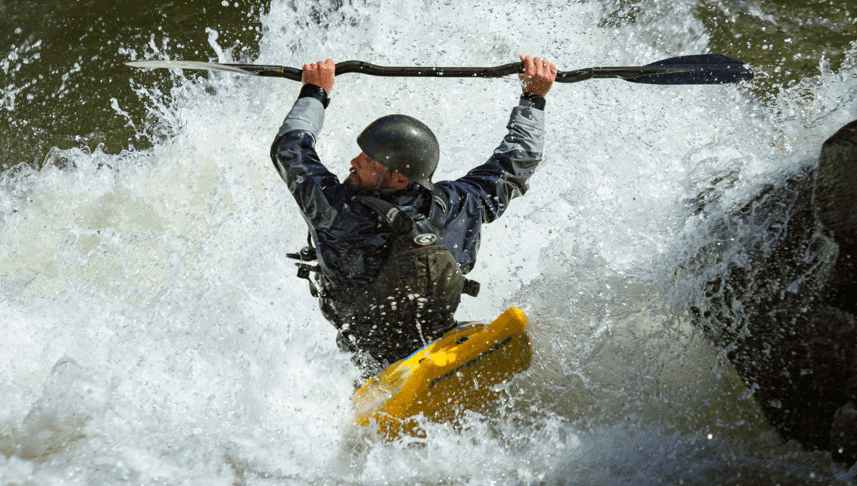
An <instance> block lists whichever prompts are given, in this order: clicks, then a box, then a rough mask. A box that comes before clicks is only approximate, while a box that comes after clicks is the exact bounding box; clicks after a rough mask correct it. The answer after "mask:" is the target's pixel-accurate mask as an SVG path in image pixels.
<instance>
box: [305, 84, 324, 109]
mask: <svg viewBox="0 0 857 486" xmlns="http://www.w3.org/2000/svg"><path fill="white" fill-rule="evenodd" d="M301 98H315V99H317V100H318V101H321V104H322V106H324V107H325V109H326V108H327V105H329V104H330V98H328V96H327V92H326V91H325V90H324V88H322V87H321V86H316V85H314V84H305V85H303V87H302V88H301V94H299V95H298V99H301Z"/></svg>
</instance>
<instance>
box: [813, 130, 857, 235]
mask: <svg viewBox="0 0 857 486" xmlns="http://www.w3.org/2000/svg"><path fill="white" fill-rule="evenodd" d="M812 202H813V206H814V209H815V214H816V217H818V221H819V222H820V223H821V224H822V225H823V226H824V227H825V228H827V229H828V230H830V231H832V232H833V234H834V235H835V237H836V239H837V241H844V242H853V240H854V239H855V236H857V120H855V121H853V122H851V123H849V124H848V125H845V126H844V127H842V128H841V129H839V131H837V132H836V133H835V134H833V136H831V137H830V138H828V139H827V140H826V141H825V142H824V144H823V145H822V146H821V156H820V157H819V159H818V171H817V173H816V176H815V184H814V187H813V194H812Z"/></svg>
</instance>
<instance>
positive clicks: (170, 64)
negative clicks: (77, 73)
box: [125, 60, 301, 81]
mask: <svg viewBox="0 0 857 486" xmlns="http://www.w3.org/2000/svg"><path fill="white" fill-rule="evenodd" d="M125 64H126V65H128V66H131V67H139V68H150V69H154V68H166V69H203V70H206V71H225V72H229V73H237V74H249V75H251V76H270V77H275V78H288V79H292V80H296V81H300V80H301V71H300V70H299V69H295V68H290V67H284V66H264V65H259V64H221V63H216V62H198V61H164V60H149V61H131V62H126V63H125Z"/></svg>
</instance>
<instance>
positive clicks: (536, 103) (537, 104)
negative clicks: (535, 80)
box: [322, 90, 545, 111]
mask: <svg viewBox="0 0 857 486" xmlns="http://www.w3.org/2000/svg"><path fill="white" fill-rule="evenodd" d="M322 91H324V90H322ZM521 101H529V102H530V103H532V107H533V108H535V109H537V110H542V111H545V99H544V98H543V97H541V96H539V95H537V94H535V93H524V94H522V95H521Z"/></svg>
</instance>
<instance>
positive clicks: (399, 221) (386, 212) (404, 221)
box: [357, 196, 414, 235]
mask: <svg viewBox="0 0 857 486" xmlns="http://www.w3.org/2000/svg"><path fill="white" fill-rule="evenodd" d="M357 200H358V201H360V202H361V203H363V204H364V205H366V206H367V207H369V209H372V210H373V211H375V212H376V213H378V214H379V215H380V216H381V217H382V218H384V220H385V221H387V223H388V224H389V225H390V227H392V228H393V232H394V233H396V234H397V235H402V234H405V233H410V232H411V230H412V229H413V227H414V221H413V220H412V219H411V217H410V216H408V215H407V214H406V213H405V212H404V211H402V210H401V209H399V207H398V206H396V205H395V204H391V203H389V202H387V201H385V200H383V199H379V198H377V197H373V196H357Z"/></svg>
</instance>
